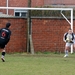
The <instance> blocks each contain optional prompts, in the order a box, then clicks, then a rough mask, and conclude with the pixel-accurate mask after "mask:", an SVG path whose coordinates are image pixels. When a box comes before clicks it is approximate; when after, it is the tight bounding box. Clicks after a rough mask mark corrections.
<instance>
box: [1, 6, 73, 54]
mask: <svg viewBox="0 0 75 75" xmlns="http://www.w3.org/2000/svg"><path fill="white" fill-rule="evenodd" d="M0 9H6V10H9V9H13V10H14V9H24V10H53V11H55V10H59V11H61V12H60V14H61V15H62V16H63V18H64V19H65V20H66V21H67V22H68V23H69V25H70V27H71V29H72V30H73V8H28V7H0ZM63 11H70V13H71V14H70V20H68V18H67V17H66V16H65V15H64V14H63ZM31 37H32V36H31ZM30 41H32V39H30ZM32 48H33V47H32ZM33 49H34V48H33ZM33 52H34V51H33ZM71 53H73V46H71Z"/></svg>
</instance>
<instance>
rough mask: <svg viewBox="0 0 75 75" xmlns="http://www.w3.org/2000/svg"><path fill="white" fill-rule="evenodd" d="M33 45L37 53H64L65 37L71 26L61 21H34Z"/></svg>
mask: <svg viewBox="0 0 75 75" xmlns="http://www.w3.org/2000/svg"><path fill="white" fill-rule="evenodd" d="M32 25H33V26H32V30H33V44H34V49H35V51H42V52H43V51H54V52H55V51H59V52H63V51H64V46H65V43H64V42H63V35H64V33H65V32H67V31H68V28H69V27H70V25H69V24H68V23H67V21H65V20H60V19H56V20H53V19H33V23H32Z"/></svg>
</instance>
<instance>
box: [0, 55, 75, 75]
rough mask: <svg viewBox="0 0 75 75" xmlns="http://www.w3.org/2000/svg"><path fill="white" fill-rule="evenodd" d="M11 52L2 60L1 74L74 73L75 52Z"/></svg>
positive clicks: (49, 74)
mask: <svg viewBox="0 0 75 75" xmlns="http://www.w3.org/2000/svg"><path fill="white" fill-rule="evenodd" d="M63 56H64V54H36V55H27V54H11V55H8V54H7V55H6V57H5V59H6V62H2V61H0V75H74V74H75V54H73V55H71V54H69V57H68V58H64V57H63Z"/></svg>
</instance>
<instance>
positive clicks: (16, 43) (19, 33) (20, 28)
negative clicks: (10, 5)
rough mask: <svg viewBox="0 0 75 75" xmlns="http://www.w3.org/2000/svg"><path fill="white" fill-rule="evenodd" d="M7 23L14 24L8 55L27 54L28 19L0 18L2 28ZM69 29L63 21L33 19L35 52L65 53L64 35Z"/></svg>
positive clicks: (7, 48)
mask: <svg viewBox="0 0 75 75" xmlns="http://www.w3.org/2000/svg"><path fill="white" fill-rule="evenodd" d="M7 22H11V24H12V27H11V31H12V35H11V39H10V42H9V43H8V45H7V47H6V51H7V53H12V52H24V51H25V52H26V39H27V37H26V33H27V30H26V29H27V28H26V27H27V21H26V19H22V18H0V28H2V27H5V24H6V23H7ZM74 24H75V21H74ZM69 27H70V25H69V24H68V23H67V21H65V20H62V19H32V37H33V45H34V50H35V52H37V51H41V52H44V51H52V52H53V51H54V52H55V51H58V52H64V47H65V43H64V42H63V35H64V33H65V32H67V31H68V28H69ZM74 29H75V26H74ZM74 32H75V30H74Z"/></svg>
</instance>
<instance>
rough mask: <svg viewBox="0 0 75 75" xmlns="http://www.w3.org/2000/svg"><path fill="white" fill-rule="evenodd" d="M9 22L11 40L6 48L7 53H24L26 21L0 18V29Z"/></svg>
mask: <svg viewBox="0 0 75 75" xmlns="http://www.w3.org/2000/svg"><path fill="white" fill-rule="evenodd" d="M7 22H11V24H12V26H11V31H12V35H11V39H10V42H9V43H8V44H7V46H6V51H7V53H10V52H24V51H26V23H27V22H26V20H25V19H19V18H10V19H9V18H2V19H1V18H0V28H2V27H5V24H6V23H7Z"/></svg>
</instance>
